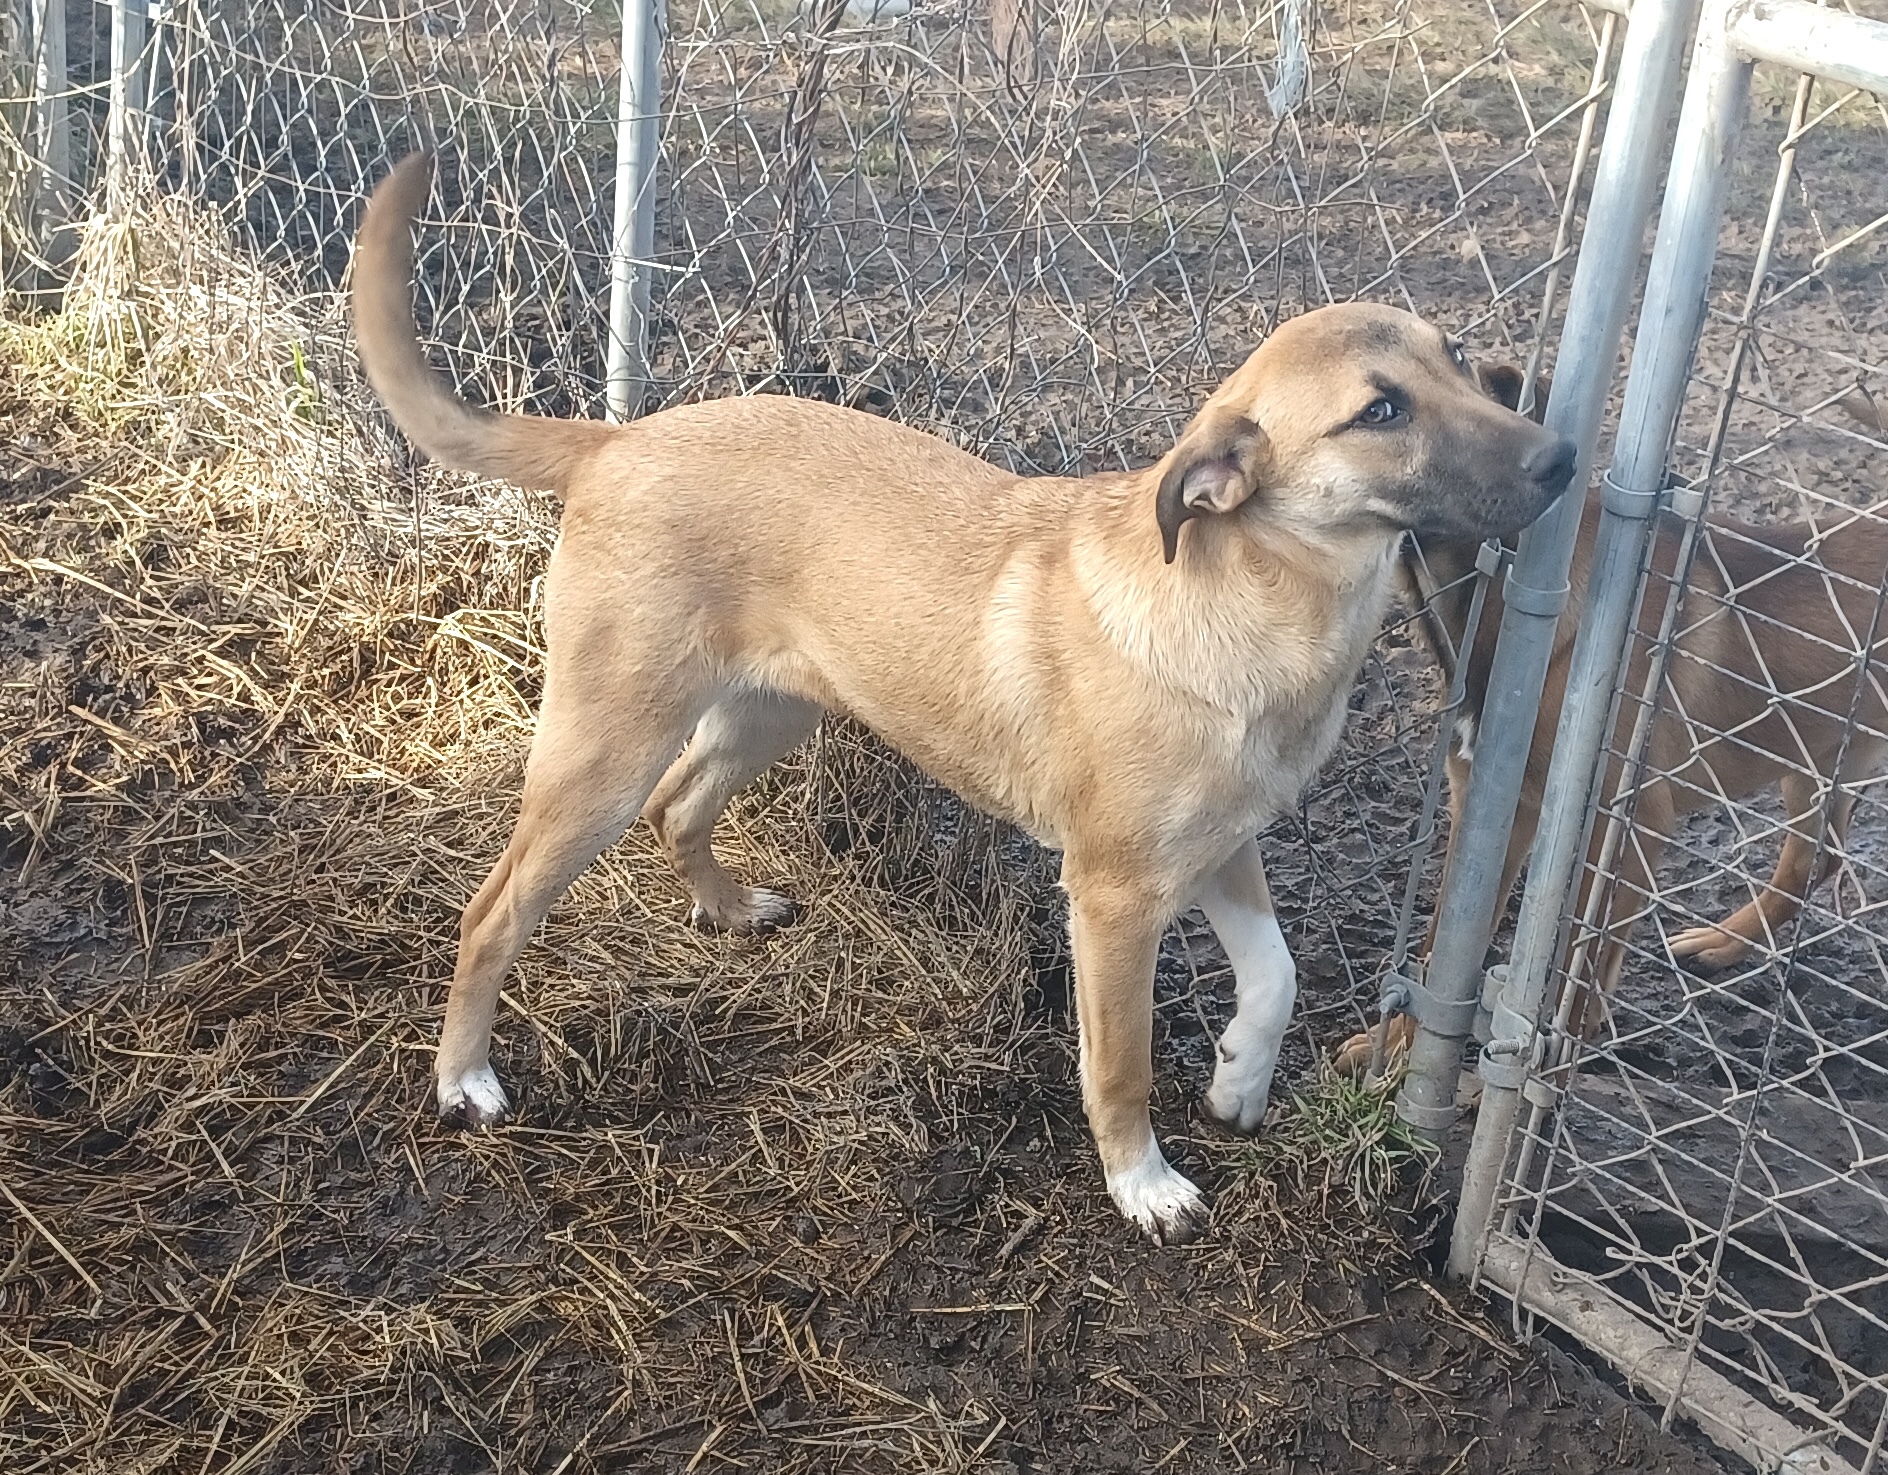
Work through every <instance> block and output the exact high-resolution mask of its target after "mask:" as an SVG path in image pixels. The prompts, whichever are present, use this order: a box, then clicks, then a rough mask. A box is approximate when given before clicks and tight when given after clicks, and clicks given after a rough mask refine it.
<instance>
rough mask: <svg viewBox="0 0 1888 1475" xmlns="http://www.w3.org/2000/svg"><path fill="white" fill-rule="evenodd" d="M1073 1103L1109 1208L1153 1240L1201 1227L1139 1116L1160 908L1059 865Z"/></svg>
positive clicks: (1162, 916) (1190, 1189)
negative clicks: (1076, 1051)
mask: <svg viewBox="0 0 1888 1475" xmlns="http://www.w3.org/2000/svg"><path fill="white" fill-rule="evenodd" d="M1063 886H1064V887H1065V888H1066V889H1067V891H1068V893H1069V932H1070V938H1071V943H1072V950H1073V952H1074V958H1075V1013H1076V1021H1077V1024H1078V1025H1079V1027H1080V1029H1081V1069H1082V1104H1083V1106H1084V1107H1086V1108H1087V1111H1088V1126H1089V1130H1090V1131H1092V1132H1093V1133H1094V1134H1095V1147H1096V1150H1097V1151H1098V1152H1099V1153H1100V1155H1101V1169H1102V1172H1103V1174H1105V1175H1106V1178H1107V1182H1108V1193H1109V1195H1110V1196H1111V1197H1112V1198H1113V1199H1114V1201H1115V1204H1116V1206H1117V1207H1118V1208H1119V1209H1120V1210H1121V1212H1122V1213H1123V1214H1125V1215H1126V1216H1127V1217H1128V1218H1129V1219H1130V1220H1132V1221H1133V1222H1134V1223H1135V1224H1137V1225H1139V1226H1140V1227H1141V1229H1142V1230H1144V1231H1145V1232H1146V1233H1147V1234H1148V1235H1149V1236H1150V1237H1152V1239H1153V1240H1154V1241H1155V1243H1157V1244H1165V1245H1171V1244H1185V1243H1186V1242H1187V1241H1188V1240H1190V1239H1193V1238H1194V1237H1195V1236H1196V1235H1198V1234H1199V1232H1200V1231H1201V1230H1202V1229H1203V1228H1205V1226H1206V1222H1207V1218H1208V1213H1207V1208H1206V1203H1205V1201H1204V1200H1203V1199H1202V1198H1201V1197H1200V1191H1199V1189H1197V1188H1195V1187H1194V1186H1193V1185H1192V1184H1191V1183H1189V1182H1188V1181H1187V1180H1186V1179H1185V1178H1183V1177H1182V1176H1181V1175H1180V1174H1178V1173H1176V1172H1175V1171H1174V1170H1173V1169H1172V1168H1171V1167H1169V1166H1168V1164H1167V1159H1166V1157H1165V1156H1163V1155H1162V1153H1161V1150H1160V1144H1159V1143H1158V1142H1157V1141H1155V1140H1154V1128H1153V1124H1152V1122H1151V1121H1150V1120H1149V1118H1148V1111H1147V1103H1148V1096H1149V1094H1150V1093H1151V1091H1152V1089H1153V1084H1154V955H1155V952H1156V951H1157V950H1158V948H1159V946H1160V934H1161V933H1162V932H1163V931H1164V930H1165V929H1166V926H1167V922H1168V920H1169V916H1168V911H1167V909H1166V908H1164V907H1163V906H1162V905H1161V904H1160V903H1159V902H1157V901H1153V900H1150V898H1149V897H1148V896H1147V894H1146V893H1145V892H1144V891H1141V890H1138V889H1136V888H1133V887H1131V886H1123V885H1121V884H1119V883H1117V882H1114V881H1112V880H1099V879H1091V878H1087V877H1083V876H1081V875H1080V874H1078V873H1075V872H1074V868H1072V867H1071V866H1069V865H1068V864H1067V863H1065V864H1064V866H1063Z"/></svg>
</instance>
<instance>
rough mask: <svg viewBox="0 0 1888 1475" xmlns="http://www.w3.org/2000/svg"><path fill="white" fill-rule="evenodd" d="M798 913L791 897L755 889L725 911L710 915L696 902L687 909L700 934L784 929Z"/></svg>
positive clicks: (747, 892)
mask: <svg viewBox="0 0 1888 1475" xmlns="http://www.w3.org/2000/svg"><path fill="white" fill-rule="evenodd" d="M799 914H800V905H799V903H798V902H796V901H795V900H794V899H793V898H792V897H790V896H783V895H782V894H781V893H780V892H778V891H769V890H767V889H766V888H765V887H762V886H755V887H752V888H750V889H748V890H746V891H744V892H743V893H742V895H741V900H740V902H739V903H737V904H736V905H735V906H734V907H732V908H730V909H729V910H728V911H726V912H710V911H709V910H708V908H706V907H705V906H703V905H702V904H701V903H700V902H699V901H698V902H696V903H695V905H694V906H693V907H691V908H690V909H689V913H688V920H689V922H690V923H692V924H693V925H694V926H696V927H699V928H700V929H701V930H702V931H703V932H745V933H758V932H772V931H773V930H774V929H775V928H777V927H784V926H786V925H787V924H788V923H789V922H791V921H792V920H793V919H794V918H795V917H797V916H798V915H799Z"/></svg>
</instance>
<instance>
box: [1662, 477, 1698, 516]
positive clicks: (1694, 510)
mask: <svg viewBox="0 0 1888 1475" xmlns="http://www.w3.org/2000/svg"><path fill="white" fill-rule="evenodd" d="M1666 505H1667V506H1669V507H1670V508H1671V509H1672V511H1673V512H1674V513H1676V514H1677V515H1678V516H1679V517H1682V518H1684V519H1685V521H1686V522H1696V521H1697V520H1698V519H1699V518H1701V517H1703V516H1704V488H1703V487H1702V486H1697V485H1693V486H1683V487H1673V488H1672V489H1671V490H1670V492H1669V493H1668V494H1667V499H1666Z"/></svg>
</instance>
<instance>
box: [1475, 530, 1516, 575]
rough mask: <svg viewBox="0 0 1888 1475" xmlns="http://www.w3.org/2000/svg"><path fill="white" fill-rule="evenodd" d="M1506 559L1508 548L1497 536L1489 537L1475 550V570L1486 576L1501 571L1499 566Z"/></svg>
mask: <svg viewBox="0 0 1888 1475" xmlns="http://www.w3.org/2000/svg"><path fill="white" fill-rule="evenodd" d="M1507 561H1508V550H1507V549H1506V548H1504V547H1503V546H1502V544H1501V540H1500V539H1499V538H1490V539H1489V540H1488V541H1487V542H1486V543H1484V544H1482V546H1481V547H1479V548H1477V549H1476V550H1475V572H1476V573H1478V574H1481V575H1483V576H1485V577H1487V578H1490V579H1492V578H1494V576H1495V575H1496V574H1498V573H1500V572H1501V566H1502V565H1503V564H1504V563H1506V562H1507Z"/></svg>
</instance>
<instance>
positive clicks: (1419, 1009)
mask: <svg viewBox="0 0 1888 1475" xmlns="http://www.w3.org/2000/svg"><path fill="white" fill-rule="evenodd" d="M1404 981H1405V982H1407V983H1408V984H1409V1003H1408V1004H1407V1005H1406V1006H1405V1012H1407V1013H1408V1014H1409V1015H1410V1016H1411V1017H1412V1018H1413V1019H1415V1021H1416V1022H1417V1023H1418V1024H1420V1025H1421V1026H1422V1027H1423V1028H1424V1029H1426V1030H1430V1031H1432V1032H1433V1033H1435V1034H1439V1035H1443V1036H1445V1037H1447V1038H1451V1039H1457V1040H1459V1039H1462V1038H1464V1037H1465V1036H1466V1035H1467V1034H1468V1032H1469V1030H1470V1029H1471V1028H1472V1027H1473V1026H1474V1023H1475V1010H1476V1008H1477V1006H1478V1005H1479V1004H1480V1003H1481V1001H1480V1000H1479V999H1445V998H1443V997H1442V995H1440V994H1437V993H1433V992H1431V991H1430V988H1429V985H1428V984H1426V983H1423V982H1421V981H1419V980H1417V979H1414V978H1411V979H1406V980H1404Z"/></svg>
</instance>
